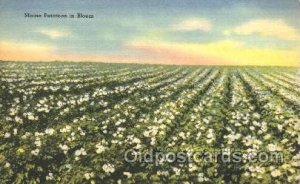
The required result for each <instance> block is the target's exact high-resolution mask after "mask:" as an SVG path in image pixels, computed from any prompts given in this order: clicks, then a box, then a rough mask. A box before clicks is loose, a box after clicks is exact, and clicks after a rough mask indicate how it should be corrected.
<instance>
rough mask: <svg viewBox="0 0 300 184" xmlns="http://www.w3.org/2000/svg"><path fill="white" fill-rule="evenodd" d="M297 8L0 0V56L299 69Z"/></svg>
mask: <svg viewBox="0 0 300 184" xmlns="http://www.w3.org/2000/svg"><path fill="white" fill-rule="evenodd" d="M299 10H300V2H299V1H298V0H251V1H250V0H85V1H83V0H73V1H61V0H27V1H24V0H0V60H10V61H95V62H96V61H99V62H117V63H150V64H178V65H272V66H299V58H300V57H299V55H300V21H299V17H300V11H299ZM25 13H30V14H41V15H42V16H43V14H44V13H47V14H67V15H69V14H77V13H82V14H87V15H93V16H94V18H90V19H87V18H25V17H24V14H25Z"/></svg>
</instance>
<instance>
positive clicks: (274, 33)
mask: <svg viewBox="0 0 300 184" xmlns="http://www.w3.org/2000/svg"><path fill="white" fill-rule="evenodd" d="M232 33H234V34H238V35H252V34H259V35H261V36H268V37H275V38H279V39H282V40H290V41H297V40H300V34H299V33H298V32H297V30H296V29H295V28H293V27H292V26H290V25H288V24H287V23H286V22H284V20H282V19H256V20H251V21H249V22H246V23H244V24H242V25H240V26H238V27H236V28H234V29H233V30H231V31H229V30H226V31H224V34H225V35H229V34H232Z"/></svg>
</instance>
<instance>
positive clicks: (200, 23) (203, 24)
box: [172, 18, 212, 32]
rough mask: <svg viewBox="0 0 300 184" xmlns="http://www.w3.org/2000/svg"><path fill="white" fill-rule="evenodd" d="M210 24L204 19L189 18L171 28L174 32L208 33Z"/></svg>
mask: <svg viewBox="0 0 300 184" xmlns="http://www.w3.org/2000/svg"><path fill="white" fill-rule="evenodd" d="M211 28H212V25H211V22H210V21H209V20H208V19H204V18H189V19H185V20H183V21H181V22H178V23H176V24H174V25H173V26H172V30H174V31H205V32H207V31H210V30H211Z"/></svg>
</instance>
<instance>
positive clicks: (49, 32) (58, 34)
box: [37, 29, 69, 39]
mask: <svg viewBox="0 0 300 184" xmlns="http://www.w3.org/2000/svg"><path fill="white" fill-rule="evenodd" d="M37 32H39V33H41V34H43V35H46V36H48V37H50V38H51V39H57V38H62V37H67V36H69V33H68V32H66V31H62V30H56V29H40V30H38V31H37Z"/></svg>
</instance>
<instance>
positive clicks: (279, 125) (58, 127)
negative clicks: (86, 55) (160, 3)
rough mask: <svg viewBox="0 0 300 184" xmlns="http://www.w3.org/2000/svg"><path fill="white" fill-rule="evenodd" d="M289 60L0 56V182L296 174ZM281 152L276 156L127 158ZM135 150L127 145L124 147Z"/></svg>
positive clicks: (281, 177) (297, 102)
mask: <svg viewBox="0 0 300 184" xmlns="http://www.w3.org/2000/svg"><path fill="white" fill-rule="evenodd" d="M296 73H297V68H288V67H286V68H283V67H281V68H280V67H221V66H220V67H209V66H163V65H137V64H100V63H84V64H83V63H17V62H16V63H14V62H2V63H1V62H0V183H32V184H33V183H80V184H84V183H91V184H93V183H142V182H144V183H299V181H300V174H299V169H300V153H299V150H300V146H299V144H300V139H299V133H300V84H299V80H297V76H296ZM228 149H230V150H239V151H241V152H242V153H243V154H247V153H259V152H275V151H277V152H281V153H283V155H284V160H283V161H282V162H271V161H268V162H258V161H256V162H251V161H247V160H243V161H242V162H218V161H217V162H205V161H200V162H178V161H175V162H173V161H170V160H167V159H165V160H163V159H160V161H159V162H157V161H155V162H137V161H136V162H128V161H126V159H125V158H124V155H126V151H128V150H135V151H136V152H139V153H147V152H148V151H149V150H152V151H153V152H164V153H167V152H174V153H178V152H184V153H187V155H189V153H191V152H195V151H198V152H199V151H204V150H205V151H214V150H228ZM132 156H133V155H131V158H132Z"/></svg>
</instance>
